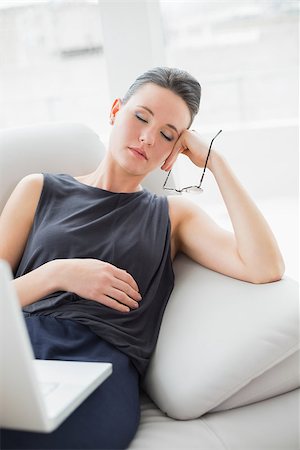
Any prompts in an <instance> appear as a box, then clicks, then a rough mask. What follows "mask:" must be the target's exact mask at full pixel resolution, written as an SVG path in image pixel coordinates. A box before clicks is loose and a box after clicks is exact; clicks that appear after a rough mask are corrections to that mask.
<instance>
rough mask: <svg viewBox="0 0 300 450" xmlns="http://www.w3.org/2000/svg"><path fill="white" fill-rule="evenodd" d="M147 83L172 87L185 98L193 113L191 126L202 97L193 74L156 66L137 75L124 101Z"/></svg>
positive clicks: (172, 89)
mask: <svg viewBox="0 0 300 450" xmlns="http://www.w3.org/2000/svg"><path fill="white" fill-rule="evenodd" d="M147 83H153V84H156V85H158V86H161V87H163V88H166V89H170V91H172V92H174V94H177V95H178V96H179V97H181V98H182V100H184V102H185V103H186V105H187V107H188V109H189V111H190V114H191V122H190V124H189V127H190V126H191V124H192V122H193V120H194V117H195V116H196V114H197V113H198V111H199V105H200V98H201V86H200V83H199V82H198V81H197V80H196V78H194V77H192V75H190V74H189V73H188V72H186V71H185V70H182V69H177V68H171V67H154V68H153V69H150V70H147V72H144V73H143V74H142V75H140V76H138V77H137V79H136V80H135V81H134V83H133V84H132V85H131V86H130V88H129V89H128V91H127V92H126V94H125V96H124V97H123V99H122V102H123V103H124V104H125V103H126V102H127V101H128V100H129V99H130V97H131V96H132V95H133V94H134V93H135V92H136V91H137V90H138V89H139V88H141V87H142V86H144V85H145V84H147Z"/></svg>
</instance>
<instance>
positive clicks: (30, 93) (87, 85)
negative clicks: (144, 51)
mask: <svg viewBox="0 0 300 450" xmlns="http://www.w3.org/2000/svg"><path fill="white" fill-rule="evenodd" d="M0 6H1V7H0V60H1V75H0V98H1V109H0V127H1V128H7V127H11V126H18V125H26V124H31V123H39V122H47V121H79V122H83V123H85V124H87V125H90V126H91V127H92V128H93V129H94V130H95V131H97V132H99V134H100V135H101V133H104V134H105V133H106V129H107V127H108V126H109V125H108V111H109V108H110V98H109V90H108V83H107V78H106V69H105V60H104V56H103V39H102V32H101V20H100V11H99V5H98V2H97V1H95V0H86V1H84V2H75V1H66V0H60V1H28V0H21V1H13V0H9V1H2V2H1V4H0Z"/></svg>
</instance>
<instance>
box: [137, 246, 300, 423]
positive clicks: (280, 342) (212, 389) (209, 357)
mask: <svg viewBox="0 0 300 450" xmlns="http://www.w3.org/2000/svg"><path fill="white" fill-rule="evenodd" d="M174 272H175V277H176V281H175V289H174V291H173V293H172V295H171V297H170V300H169V303H168V305H167V308H166V311H165V314H164V318H163V322H162V326H161V330H160V334H159V339H158V343H157V346H156V350H155V352H154V354H153V357H152V360H151V363H150V366H149V369H148V371H147V374H146V377H145V382H144V388H145V390H146V391H147V393H148V394H149V395H150V397H151V398H152V400H153V401H154V402H155V403H156V404H157V405H158V407H159V408H160V409H161V410H162V411H164V412H166V413H167V414H168V415H169V416H170V417H173V418H175V419H193V418H197V417H200V416H201V415H203V414H204V413H206V412H208V411H211V410H213V409H214V408H217V407H218V406H219V407H220V409H222V407H221V405H222V404H223V405H225V406H224V409H227V407H228V405H227V404H226V403H225V404H224V402H226V400H227V399H230V398H231V397H232V398H233V396H234V395H236V394H237V393H238V392H241V395H240V396H239V395H236V396H235V398H233V403H232V404H231V405H230V406H229V407H233V406H234V407H236V406H239V405H240V404H244V403H245V402H246V403H251V402H252V401H256V400H257V399H263V398H268V397H269V396H272V395H273V393H274V392H278V391H280V392H286V391H288V390H290V389H291V386H293V388H294V387H296V386H299V376H298V370H297V369H296V370H295V364H292V366H291V367H293V369H292V370H293V373H291V374H289V376H287V377H286V380H285V379H284V377H282V371H280V370H279V373H280V374H281V375H280V376H278V377H277V378H276V379H274V380H273V382H274V386H273V387H272V389H271V391H270V388H269V385H268V380H269V378H270V376H268V377H266V380H265V382H264V379H263V378H261V379H260V382H258V383H257V384H256V386H255V389H254V390H251V389H250V390H248V393H247V392H246V394H245V396H244V395H243V393H242V391H241V390H242V389H243V388H244V387H245V386H247V385H248V384H249V383H251V382H252V381H253V380H255V379H256V378H258V377H260V376H261V375H262V374H264V373H266V372H267V371H269V370H270V369H271V368H272V367H275V366H276V365H277V364H280V363H282V361H284V360H286V358H289V357H290V356H292V355H294V354H295V353H296V352H297V350H298V349H299V334H298V325H299V317H298V306H299V303H298V284H297V283H296V282H295V281H294V280H292V279H288V278H283V279H282V280H280V281H278V282H274V283H268V284H260V285H255V284H251V283H246V282H243V281H239V280H235V279H233V278H230V277H227V276H224V275H221V274H218V273H216V272H213V271H211V270H209V269H206V268H204V267H201V266H200V265H198V264H196V263H195V262H193V261H192V260H191V259H189V258H187V257H186V256H184V255H182V254H180V255H178V256H177V257H176V260H175V262H174ZM292 359H293V358H292ZM274 373H275V372H274ZM269 375H270V374H269ZM271 378H272V375H271ZM290 378H292V381H291V379H290Z"/></svg>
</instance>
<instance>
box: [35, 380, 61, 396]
mask: <svg viewBox="0 0 300 450" xmlns="http://www.w3.org/2000/svg"><path fill="white" fill-rule="evenodd" d="M58 386H59V383H47V382H44V381H43V382H41V383H40V387H41V390H42V394H43V395H44V396H47V395H49V394H50V393H51V392H53V391H54V390H55V389H57V388H58Z"/></svg>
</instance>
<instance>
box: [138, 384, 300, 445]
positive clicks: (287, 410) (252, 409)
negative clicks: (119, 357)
mask: <svg viewBox="0 0 300 450" xmlns="http://www.w3.org/2000/svg"><path fill="white" fill-rule="evenodd" d="M299 394H300V390H299V389H296V390H294V391H291V392H288V393H286V394H283V395H280V396H277V397H274V398H271V399H268V400H264V401H262V402H258V403H254V404H252V405H249V406H244V407H240V408H236V409H233V410H230V411H223V412H215V413H207V414H205V415H203V416H202V417H201V418H199V419H193V420H187V421H178V420H175V419H171V418H169V417H167V416H166V415H165V414H163V413H162V412H161V411H160V410H159V409H158V408H157V407H156V406H155V404H154V403H153V402H152V401H151V400H150V399H149V397H148V396H147V395H146V394H142V396H141V422H140V425H139V428H138V431H137V434H136V436H135V438H134V439H133V441H132V442H131V444H130V446H129V450H141V449H143V450H146V449H148V450H158V449H159V450H164V449H165V450H167V449H168V450H170V449H184V450H189V449H197V450H225V449H230V450H241V449H243V450H254V449H255V450H258V449H259V450H270V449H278V450H297V449H298V448H299V436H298V423H299V400H300V398H299V397H300V395H299Z"/></svg>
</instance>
